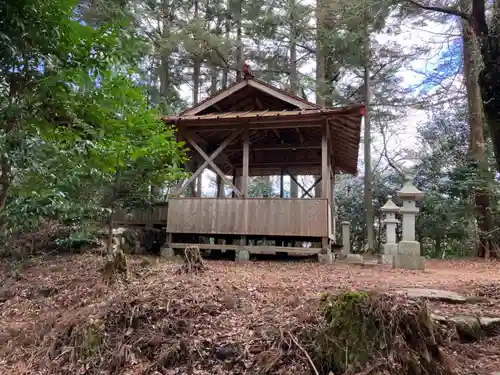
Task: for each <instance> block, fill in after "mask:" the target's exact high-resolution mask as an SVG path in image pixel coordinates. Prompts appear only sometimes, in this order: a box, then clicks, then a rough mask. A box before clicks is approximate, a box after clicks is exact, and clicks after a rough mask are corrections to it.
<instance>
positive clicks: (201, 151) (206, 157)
mask: <svg viewBox="0 0 500 375" xmlns="http://www.w3.org/2000/svg"><path fill="white" fill-rule="evenodd" d="M239 133H240V132H238V134H237V136H238V135H239ZM234 134H235V133H233V134H231V135H230V136H229V138H231V137H233V135H234ZM188 140H189V143H191V145H192V146H193V147H194V148H195V149H196V151H198V153H199V154H200V155H201V157H202V158H203V159H205V162H206V163H208V164H210V166H211V167H212V169H213V170H214V172H215V173H216V174H218V175H219V176H220V177H221V178H222V180H223V181H224V182H225V183H226V184H227V185H228V186H229V187H230V188H231V189H233V191H234V192H235V193H236V195H237V196H239V197H241V191H240V190H239V189H238V188H237V187H236V186H234V185H233V184H232V183H231V181H229V180H228V179H227V177H226V176H225V175H224V173H223V172H222V171H221V170H220V168H219V167H218V166H217V165H216V164H215V163H214V162H213V161H212V160H211V159H210V157H209V156H208V155H207V154H206V153H205V151H203V149H202V148H201V147H200V146H198V145H197V144H196V142H194V141H193V140H192V139H190V138H189V136H188ZM226 140H227V139H226ZM226 145H227V144H226ZM221 146H222V145H221Z"/></svg>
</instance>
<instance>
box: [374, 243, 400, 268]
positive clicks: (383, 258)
mask: <svg viewBox="0 0 500 375" xmlns="http://www.w3.org/2000/svg"><path fill="white" fill-rule="evenodd" d="M383 251H384V252H383V254H380V257H379V259H378V263H379V264H390V265H392V258H393V257H394V255H396V254H397V253H398V245H397V244H395V243H391V244H387V243H386V244H384V246H383Z"/></svg>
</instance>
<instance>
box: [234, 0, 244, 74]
mask: <svg viewBox="0 0 500 375" xmlns="http://www.w3.org/2000/svg"><path fill="white" fill-rule="evenodd" d="M235 6H236V9H234V13H233V14H234V17H235V19H236V56H235V61H236V66H237V69H238V72H237V74H238V75H237V77H236V81H240V80H242V79H243V72H242V69H243V62H244V60H245V58H244V55H243V54H244V50H243V39H242V25H241V24H242V18H243V14H242V7H243V3H242V0H240V1H238V2H236V4H235Z"/></svg>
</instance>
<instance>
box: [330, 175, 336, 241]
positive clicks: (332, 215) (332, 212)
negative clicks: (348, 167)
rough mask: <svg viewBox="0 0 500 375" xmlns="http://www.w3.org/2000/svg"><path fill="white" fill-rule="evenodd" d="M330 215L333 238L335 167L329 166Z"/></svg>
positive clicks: (334, 228)
mask: <svg viewBox="0 0 500 375" xmlns="http://www.w3.org/2000/svg"><path fill="white" fill-rule="evenodd" d="M330 173H331V175H330V176H331V177H330V215H331V223H332V227H331V231H332V234H333V237H334V238H335V230H336V224H337V223H336V218H335V214H336V207H335V167H334V166H331V167H330Z"/></svg>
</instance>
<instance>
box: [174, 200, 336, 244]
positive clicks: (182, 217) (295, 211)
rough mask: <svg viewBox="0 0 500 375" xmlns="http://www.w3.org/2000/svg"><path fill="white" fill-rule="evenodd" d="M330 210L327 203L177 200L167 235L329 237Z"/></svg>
mask: <svg viewBox="0 0 500 375" xmlns="http://www.w3.org/2000/svg"><path fill="white" fill-rule="evenodd" d="M327 210H328V200H327V199H273V198H247V199H239V198H227V199H224V198H223V199H221V198H218V199H216V198H175V199H170V201H169V210H168V224H167V232H170V233H193V234H195V233H196V234H235V235H245V234H246V235H262V236H304V237H309V236H310V237H327V236H328V234H329V233H328V232H329V229H328V224H329V222H328V213H327V212H328V211H327Z"/></svg>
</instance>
